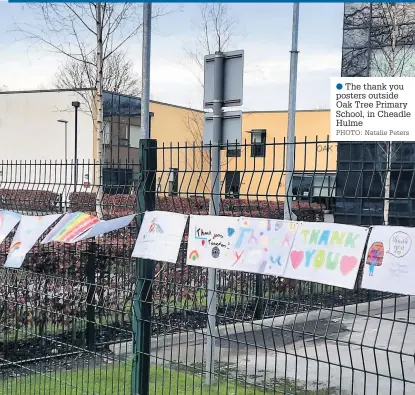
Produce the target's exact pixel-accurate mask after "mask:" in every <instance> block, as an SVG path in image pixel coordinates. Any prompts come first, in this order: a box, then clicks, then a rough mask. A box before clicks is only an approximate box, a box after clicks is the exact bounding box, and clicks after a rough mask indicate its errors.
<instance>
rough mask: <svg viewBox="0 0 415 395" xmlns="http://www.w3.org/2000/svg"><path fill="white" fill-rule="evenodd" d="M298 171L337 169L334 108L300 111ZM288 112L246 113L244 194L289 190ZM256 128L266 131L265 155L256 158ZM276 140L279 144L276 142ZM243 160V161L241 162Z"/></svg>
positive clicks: (296, 133) (242, 183)
mask: <svg viewBox="0 0 415 395" xmlns="http://www.w3.org/2000/svg"><path fill="white" fill-rule="evenodd" d="M295 123H296V124H295V135H296V142H297V143H296V144H295V170H296V172H301V173H303V172H304V173H306V172H310V173H315V172H323V173H325V172H335V171H336V159H337V147H336V144H335V143H328V141H327V139H328V135H329V133H330V111H328V110H321V111H298V112H297V114H296V122H295ZM287 126H288V113H287V112H251V113H244V115H243V122H242V130H243V132H242V138H243V139H244V140H245V141H246V143H247V145H248V146H247V149H246V150H245V152H242V158H239V159H238V161H239V162H241V164H240V165H238V166H237V169H235V170H240V171H243V168H246V169H247V171H246V172H245V180H242V181H241V194H248V195H254V194H259V195H261V194H263V195H274V194H275V195H279V196H276V197H277V198H278V197H280V198H282V197H283V195H284V191H285V173H284V169H285V160H286V159H285V155H284V154H285V153H286V149H287V145H285V146H284V138H286V136H287ZM253 129H265V130H266V142H267V144H270V145H268V146H267V147H266V156H265V158H252V157H251V152H250V146H249V144H250V143H251V134H250V133H249V131H251V130H253ZM274 141H275V144H273V143H274ZM244 154H245V155H244ZM241 159H242V161H241Z"/></svg>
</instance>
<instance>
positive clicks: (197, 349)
mask: <svg viewBox="0 0 415 395" xmlns="http://www.w3.org/2000/svg"><path fill="white" fill-rule="evenodd" d="M205 339H206V329H204V330H199V331H195V332H184V333H181V334H174V335H168V336H159V337H158V338H154V339H153V340H152V351H151V359H152V363H153V364H157V365H158V366H163V365H164V366H165V367H166V368H169V367H170V366H172V367H173V366H174V367H175V368H177V366H178V365H179V366H180V367H181V370H182V369H184V368H185V367H187V368H188V369H189V370H196V371H199V372H201V370H202V366H203V365H202V363H203V351H204V341H205ZM216 345H217V347H216V350H217V352H218V353H217V366H216V370H217V372H219V374H220V375H222V376H225V377H226V376H229V377H238V379H240V380H244V381H245V380H246V381H247V382H249V383H251V384H256V385H259V386H261V387H262V386H264V385H265V386H267V387H272V386H273V385H274V384H277V383H278V384H279V385H281V383H282V384H283V383H284V382H285V381H286V379H288V380H287V382H289V383H290V385H292V383H293V382H295V383H296V385H297V386H298V388H307V389H309V390H316V389H318V390H319V392H318V393H320V390H322V391H321V393H322V394H330V395H331V394H342V395H343V394H350V395H389V394H399V395H404V394H405V395H406V394H407V395H409V394H411V395H413V394H415V358H414V356H415V300H413V301H410V299H409V298H408V297H402V298H399V299H389V300H385V301H383V303H382V301H377V302H371V303H370V304H369V303H362V304H359V305H350V306H346V307H344V308H340V307H339V308H336V309H334V310H321V311H310V312H306V313H301V314H298V315H289V316H286V317H278V318H275V319H266V320H262V321H255V322H250V323H244V324H242V323H238V324H235V325H226V326H221V327H220V328H219V333H218V336H217V339H216ZM114 352H115V353H116V354H118V355H119V354H126V353H128V354H129V353H130V352H131V344H124V345H123V347H120V346H117V347H115V348H114ZM329 388H330V390H331V391H330V392H326V391H324V390H323V389H329ZM288 392H289V393H294V391H293V390H292V389H291V390H290V391H288Z"/></svg>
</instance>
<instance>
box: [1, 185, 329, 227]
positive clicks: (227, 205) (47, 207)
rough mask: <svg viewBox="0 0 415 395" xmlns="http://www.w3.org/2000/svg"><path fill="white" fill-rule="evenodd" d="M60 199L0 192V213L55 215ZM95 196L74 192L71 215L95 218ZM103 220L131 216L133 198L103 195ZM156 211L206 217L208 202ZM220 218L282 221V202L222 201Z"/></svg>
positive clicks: (160, 205)
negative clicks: (256, 218) (79, 212)
mask: <svg viewBox="0 0 415 395" xmlns="http://www.w3.org/2000/svg"><path fill="white" fill-rule="evenodd" d="M59 206H60V195H59V194H58V193H54V192H50V191H38V190H25V189H0V209H6V210H20V211H37V212H43V213H47V212H58V211H59V209H60V207H59ZM95 206H96V194H95V193H90V192H73V193H71V194H70V196H69V207H70V209H71V211H83V212H87V213H91V214H96V211H95ZM102 208H103V215H104V218H114V217H120V216H123V215H128V214H134V213H136V212H137V211H138V210H137V199H136V196H135V195H122V194H118V195H104V196H103V200H102ZM156 209H158V210H162V211H169V212H179V213H183V214H208V212H209V199H208V198H206V197H181V196H162V197H157V199H156ZM293 211H294V213H295V214H296V215H297V219H298V220H299V221H309V222H321V221H324V206H322V205H320V204H316V203H308V202H293ZM220 215H226V216H249V217H266V218H279V219H281V218H283V217H284V202H276V201H269V200H259V199H258V200H256V199H228V198H226V199H222V200H221V205H220Z"/></svg>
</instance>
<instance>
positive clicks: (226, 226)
mask: <svg viewBox="0 0 415 395" xmlns="http://www.w3.org/2000/svg"><path fill="white" fill-rule="evenodd" d="M237 226H238V218H235V217H219V216H210V215H191V216H190V224H189V239H188V247H187V264H188V265H194V266H203V267H210V268H215V269H231V268H232V263H233V261H234V258H233V257H234V255H233V246H232V245H233V243H234V240H235V236H236V235H235V230H236V228H237Z"/></svg>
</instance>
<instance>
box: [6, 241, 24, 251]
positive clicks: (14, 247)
mask: <svg viewBox="0 0 415 395" xmlns="http://www.w3.org/2000/svg"><path fill="white" fill-rule="evenodd" d="M21 245H22V243H21V242H20V241H17V242H16V243H14V244H13V245H12V246H11V247H10V250H9V254H13V253H14V252H16V251H17V250H18V249H19V248H20V246H21Z"/></svg>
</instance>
